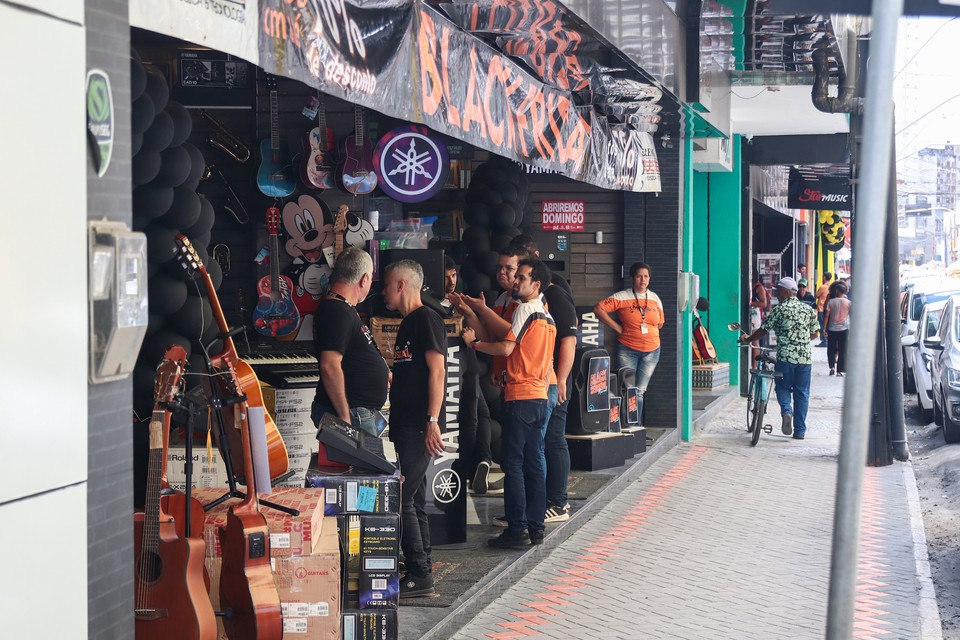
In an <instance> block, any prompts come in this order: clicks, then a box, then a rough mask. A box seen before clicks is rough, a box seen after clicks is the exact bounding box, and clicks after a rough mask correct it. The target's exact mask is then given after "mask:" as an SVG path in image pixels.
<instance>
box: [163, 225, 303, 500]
mask: <svg viewBox="0 0 960 640" xmlns="http://www.w3.org/2000/svg"><path fill="white" fill-rule="evenodd" d="M176 246H177V260H178V261H179V262H180V265H181V266H182V267H183V268H184V269H186V270H187V272H188V273H190V274H191V275H193V274H199V275H200V278H201V280H202V281H203V287H204V289H205V290H206V293H207V298H208V299H209V300H210V307H211V308H212V309H213V317H214V319H215V320H216V322H217V328H218V329H220V333H221V335H224V336H226V337H225V338H224V339H223V352H222V353H220V354H219V355H216V356H214V357H212V358H211V360H212V361H213V365H214V366H215V367H222V366H223V365H222V361H223V359H224V358H225V357H229V358H230V361H231V362H233V366H234V368H235V369H236V373H237V376H238V377H239V379H240V388H241V389H242V390H243V393H244V394H245V395H246V396H247V404H248V405H250V406H252V407H263V406H264V404H263V392H262V391H261V390H260V380H259V379H257V374H256V373H254V371H253V368H251V367H250V365H249V364H247V363H246V362H244V361H243V360H241V359H240V357H239V356H238V355H237V348H236V346H235V345H234V343H233V338H232V337H230V336H229V335H228V334H229V333H230V327H229V326H227V320H226V318H225V317H224V315H223V308H222V307H221V306H220V300H219V299H218V298H217V290H216V289H215V288H214V286H213V281H212V280H211V279H210V274H209V273H207V268H206V267H205V266H203V261H202V260H200V256H199V255H198V254H197V251H196V249H194V248H193V245H192V244H190V240H189V239H188V238H187V237H186V236H185V235H183V234H182V233H178V234H177V236H176ZM264 413H265V414H266V420H267V455H268V457H269V459H270V477H271V478H279V477H280V476H282V475H283V474H285V473H286V472H287V469H288V468H289V464H290V461H289V459H288V457H287V447H286V445H285V444H284V443H283V437H282V436H281V435H280V431H279V430H278V429H277V423H276V422H274V420H273V417H272V416H271V415H270V413H269V412H268V411H266V410H265V411H264ZM231 416H232V413H230V415H229V416H227V415H226V414H224V417H225V418H226V417H231ZM226 424H227V425H228V426H229V425H233V422H232V421H230V420H227V421H226ZM226 431H227V440H228V446H229V447H230V451H231V452H234V451H242V450H243V448H242V443H241V439H240V432H239V431H238V430H237V429H235V428H233V427H232V426H230V427H229V428H228V429H227V430H226ZM217 446H218V447H219V448H220V450H221V452H222V451H223V443H221V442H218V443H217ZM233 472H234V476H235V477H236V480H237V482H239V483H240V484H245V482H244V476H242V475H240V473H241V472H240V471H239V470H238V469H237V468H234V470H233Z"/></svg>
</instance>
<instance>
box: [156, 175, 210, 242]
mask: <svg viewBox="0 0 960 640" xmlns="http://www.w3.org/2000/svg"><path fill="white" fill-rule="evenodd" d="M200 209H201V205H200V196H198V195H197V192H196V191H192V190H190V189H188V188H187V187H177V188H175V189H174V190H173V203H172V204H171V205H170V210H169V211H168V212H167V213H166V215H164V216H163V223H164V224H165V225H167V226H168V227H170V228H171V229H185V228H187V227H192V226H193V225H195V224H196V223H197V220H199V219H200ZM204 244H206V243H204Z"/></svg>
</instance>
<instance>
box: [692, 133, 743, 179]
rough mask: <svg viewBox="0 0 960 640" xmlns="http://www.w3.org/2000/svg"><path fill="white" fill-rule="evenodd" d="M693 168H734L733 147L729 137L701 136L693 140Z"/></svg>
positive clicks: (697, 169) (703, 170)
mask: <svg viewBox="0 0 960 640" xmlns="http://www.w3.org/2000/svg"><path fill="white" fill-rule="evenodd" d="M693 170H694V171H701V172H704V173H706V172H720V171H732V170H733V148H732V143H731V142H730V139H729V138H700V139H697V140H694V141H693Z"/></svg>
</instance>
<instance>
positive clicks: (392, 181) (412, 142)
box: [373, 124, 450, 202]
mask: <svg viewBox="0 0 960 640" xmlns="http://www.w3.org/2000/svg"><path fill="white" fill-rule="evenodd" d="M373 166H374V169H376V172H377V178H378V180H379V183H378V186H379V187H380V188H381V189H382V190H383V191H384V192H385V193H386V194H387V195H388V196H390V197H391V198H393V199H394V200H399V201H400V202H423V201H424V200H429V199H430V198H432V197H433V196H434V195H436V194H437V192H438V191H440V189H442V188H443V185H444V183H445V182H446V180H447V173H448V172H449V171H450V158H449V155H448V154H447V146H446V145H445V144H444V143H443V142H442V141H441V140H440V138H439V136H437V135H436V134H435V133H433V132H432V131H430V129H428V128H427V127H425V126H423V125H419V124H407V125H402V126H399V127H396V128H395V129H392V130H390V131H389V132H388V133H387V134H386V135H384V136H383V137H382V138H380V142H378V143H377V148H376V149H375V150H374V152H373Z"/></svg>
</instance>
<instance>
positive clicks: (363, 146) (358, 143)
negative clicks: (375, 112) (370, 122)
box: [337, 106, 377, 196]
mask: <svg viewBox="0 0 960 640" xmlns="http://www.w3.org/2000/svg"><path fill="white" fill-rule="evenodd" d="M353 116H354V121H355V125H356V129H354V131H353V134H352V135H349V136H347V137H346V139H345V140H344V141H343V152H342V154H341V156H342V157H343V164H342V165H341V166H340V169H339V170H338V172H337V177H338V179H339V181H340V184H342V185H343V188H344V190H346V191H348V192H349V193H352V194H353V195H355V196H361V195H364V194H367V193H370V192H371V191H373V190H374V189H376V188H377V174H376V173H374V171H373V145H372V144H371V143H370V140H368V139H367V137H366V134H365V133H364V130H363V109H362V108H361V107H359V106H356V107H354V108H353Z"/></svg>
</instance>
